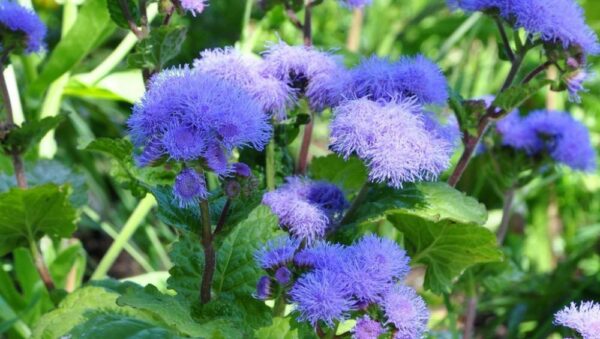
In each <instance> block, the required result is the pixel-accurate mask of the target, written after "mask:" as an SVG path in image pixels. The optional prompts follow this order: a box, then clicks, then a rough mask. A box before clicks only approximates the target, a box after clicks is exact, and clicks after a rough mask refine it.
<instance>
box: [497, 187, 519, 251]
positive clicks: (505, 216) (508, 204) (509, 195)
mask: <svg viewBox="0 0 600 339" xmlns="http://www.w3.org/2000/svg"><path fill="white" fill-rule="evenodd" d="M515 191H516V188H515V187H514V186H513V187H511V188H509V189H508V191H506V193H504V206H503V207H502V221H501V222H500V227H499V228H498V231H497V233H496V240H497V242H498V245H500V246H502V244H503V243H504V239H506V234H507V233H508V226H509V224H510V211H511V208H512V204H513V201H514V198H515Z"/></svg>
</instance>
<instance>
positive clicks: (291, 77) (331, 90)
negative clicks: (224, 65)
mask: <svg viewBox="0 0 600 339" xmlns="http://www.w3.org/2000/svg"><path fill="white" fill-rule="evenodd" d="M261 73H262V74H263V75H264V76H267V77H270V76H273V77H275V78H276V79H279V80H280V81H283V82H284V83H286V84H287V85H288V86H289V87H290V88H291V90H292V91H293V92H294V93H295V97H296V98H298V97H300V96H304V97H306V99H307V100H308V103H309V105H310V107H311V109H313V110H314V111H317V112H320V111H322V110H324V109H325V108H328V107H333V106H335V105H337V104H338V103H339V102H340V100H342V92H343V89H344V83H345V79H346V77H347V70H346V69H345V68H344V66H343V65H342V64H341V61H340V60H339V59H338V58H335V57H334V56H333V55H331V54H329V53H326V52H323V51H320V50H318V49H316V48H314V47H306V46H289V45H287V44H286V43H284V42H279V43H276V44H273V45H271V46H270V47H269V48H268V49H267V51H266V52H265V53H264V64H263V68H262V70H261Z"/></svg>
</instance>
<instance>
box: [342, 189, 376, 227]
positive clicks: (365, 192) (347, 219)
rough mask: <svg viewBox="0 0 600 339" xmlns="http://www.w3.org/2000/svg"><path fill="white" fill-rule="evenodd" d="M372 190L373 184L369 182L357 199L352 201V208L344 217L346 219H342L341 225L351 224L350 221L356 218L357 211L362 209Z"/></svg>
mask: <svg viewBox="0 0 600 339" xmlns="http://www.w3.org/2000/svg"><path fill="white" fill-rule="evenodd" d="M370 188H371V184H370V183H369V182H368V181H367V182H366V183H365V184H364V185H363V186H362V188H361V189H360V191H359V192H358V194H357V195H356V197H355V198H354V200H353V201H352V205H350V208H349V209H348V211H347V212H346V214H345V215H344V218H342V221H341V222H340V225H346V224H348V223H349V222H350V220H352V217H353V216H354V213H356V210H357V209H358V208H359V207H360V205H361V204H362V203H363V202H364V201H365V199H366V198H367V195H368V194H369V189H370Z"/></svg>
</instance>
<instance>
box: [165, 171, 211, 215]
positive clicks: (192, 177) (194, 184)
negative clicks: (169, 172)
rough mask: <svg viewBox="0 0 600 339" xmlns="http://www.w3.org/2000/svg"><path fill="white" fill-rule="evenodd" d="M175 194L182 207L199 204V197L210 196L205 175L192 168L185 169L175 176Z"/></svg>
mask: <svg viewBox="0 0 600 339" xmlns="http://www.w3.org/2000/svg"><path fill="white" fill-rule="evenodd" d="M173 195H174V196H175V199H176V200H177V202H178V203H179V206H180V207H188V206H191V205H195V204H197V203H198V200H199V199H205V198H206V197H207V196H208V192H207V190H206V181H205V180H204V176H202V175H201V174H198V172H196V171H195V170H194V169H192V168H186V169H183V170H182V171H181V172H180V173H179V174H178V175H177V177H176V178H175V185H174V186H173Z"/></svg>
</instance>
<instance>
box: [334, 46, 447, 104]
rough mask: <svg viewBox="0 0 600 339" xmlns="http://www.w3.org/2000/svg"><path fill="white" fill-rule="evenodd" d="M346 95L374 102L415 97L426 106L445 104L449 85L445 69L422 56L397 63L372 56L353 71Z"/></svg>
mask: <svg viewBox="0 0 600 339" xmlns="http://www.w3.org/2000/svg"><path fill="white" fill-rule="evenodd" d="M345 96H346V97H348V98H365V97H366V98H368V99H370V100H373V101H381V100H383V101H393V100H396V99H398V98H407V99H408V98H414V99H415V100H416V101H417V102H418V103H419V104H422V105H427V104H433V105H444V104H445V103H446V101H447V100H448V84H447V82H446V78H445V77H444V75H443V73H442V70H441V69H440V68H439V67H438V66H437V65H436V64H435V63H433V62H432V61H431V60H429V59H427V58H426V57H424V56H422V55H417V56H415V57H403V58H401V59H400V60H398V61H395V62H392V61H390V60H389V59H386V58H380V57H377V56H372V57H370V58H366V59H363V60H362V61H361V62H360V63H359V64H358V65H357V66H356V67H355V68H354V69H352V70H351V71H350V79H349V83H348V88H347V90H346V93H345Z"/></svg>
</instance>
